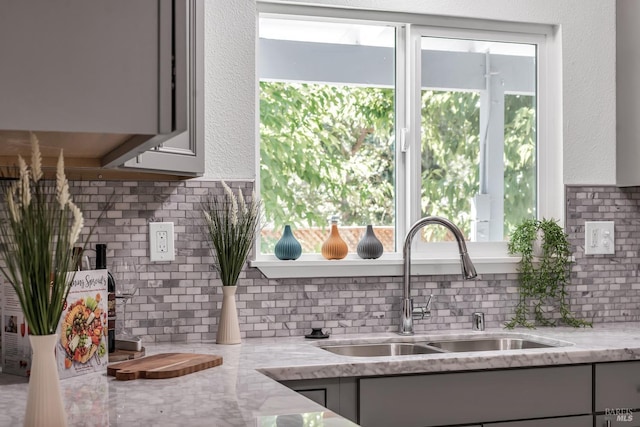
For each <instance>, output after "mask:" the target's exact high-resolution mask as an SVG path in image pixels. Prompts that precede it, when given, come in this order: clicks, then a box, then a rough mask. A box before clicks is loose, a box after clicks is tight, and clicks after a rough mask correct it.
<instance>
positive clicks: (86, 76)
mask: <svg viewBox="0 0 640 427" xmlns="http://www.w3.org/2000/svg"><path fill="white" fill-rule="evenodd" d="M167 13H169V16H168V20H167V19H165V18H166V16H165V15H166V14H167ZM170 14H171V3H170V2H168V1H166V0H162V1H157V0H140V1H133V2H132V1H129V0H110V1H108V2H87V1H84V0H66V1H64V2H51V1H48V0H31V1H28V2H22V1H17V2H12V1H6V2H2V4H1V6H0V58H1V61H2V67H0V93H2V94H3V95H2V97H3V99H5V100H11V102H0V129H7V130H42V131H64V132H105V133H122V134H149V135H154V134H157V133H167V132H169V131H170V129H171V122H167V121H166V117H167V116H166V115H165V120H164V122H162V121H161V120H160V118H159V117H160V112H159V103H160V98H161V97H166V96H169V100H170V97H171V91H172V88H171V79H170V78H169V79H166V78H165V79H162V78H161V76H160V73H159V70H161V69H162V68H164V69H165V70H166V72H167V73H169V77H170V72H171V71H170V70H171V43H168V44H167V43H162V40H161V38H160V35H161V34H169V36H170V35H171V15H170ZM163 21H164V22H167V23H168V27H165V28H161V22H163ZM163 58H164V60H165V64H160V62H161V60H162V59H163ZM163 65H164V66H163ZM163 131H164V132H163Z"/></svg>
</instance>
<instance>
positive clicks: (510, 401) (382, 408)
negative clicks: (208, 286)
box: [359, 366, 592, 427]
mask: <svg viewBox="0 0 640 427" xmlns="http://www.w3.org/2000/svg"><path fill="white" fill-rule="evenodd" d="M591 390H592V375H591V366H571V367H553V368H539V369H538V368H536V369H517V370H498V371H484V372H461V373H448V374H433V375H415V376H403V377H383V378H365V379H361V380H360V393H359V397H360V399H359V400H360V419H359V421H360V424H361V425H362V426H364V427H377V426H380V427H385V426H390V425H402V426H404V427H412V426H415V427H426V426H442V425H451V424H464V423H472V422H478V421H480V422H491V421H503V420H504V421H506V420H513V419H531V418H541V417H558V416H563V415H583V414H589V413H591V406H592V405H591V402H592V396H591Z"/></svg>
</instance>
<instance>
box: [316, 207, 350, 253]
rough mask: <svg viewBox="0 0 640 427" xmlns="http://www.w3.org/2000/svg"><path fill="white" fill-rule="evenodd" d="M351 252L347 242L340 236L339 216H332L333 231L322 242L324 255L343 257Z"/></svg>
mask: <svg viewBox="0 0 640 427" xmlns="http://www.w3.org/2000/svg"><path fill="white" fill-rule="evenodd" d="M347 253H349V247H348V246H347V243H346V242H345V241H344V240H342V237H340V232H339V231H338V218H337V217H336V216H333V217H331V233H330V234H329V237H328V238H327V240H325V241H324V243H323V244H322V256H323V257H325V258H326V259H342V258H344V257H346V256H347Z"/></svg>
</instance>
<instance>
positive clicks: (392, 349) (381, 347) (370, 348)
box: [322, 342, 444, 357]
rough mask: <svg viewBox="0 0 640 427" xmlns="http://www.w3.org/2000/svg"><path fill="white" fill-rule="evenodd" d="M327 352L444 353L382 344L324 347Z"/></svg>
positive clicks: (367, 354) (363, 354)
mask: <svg viewBox="0 0 640 427" xmlns="http://www.w3.org/2000/svg"><path fill="white" fill-rule="evenodd" d="M322 348H323V349H324V350H326V351H330V352H331V353H335V354H339V355H342V356H353V357H377V356H408V355H412V354H433V353H443V352H444V350H441V349H439V348H432V347H427V346H425V345H423V344H412V343H397V342H391V343H380V344H345V345H330V346H322Z"/></svg>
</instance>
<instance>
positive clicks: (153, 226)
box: [149, 222, 176, 262]
mask: <svg viewBox="0 0 640 427" xmlns="http://www.w3.org/2000/svg"><path fill="white" fill-rule="evenodd" d="M173 244H174V234H173V223H172V222H150V223H149V259H150V260H151V261H153V262H158V261H174V260H175V259H176V255H175V251H174V247H173Z"/></svg>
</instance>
